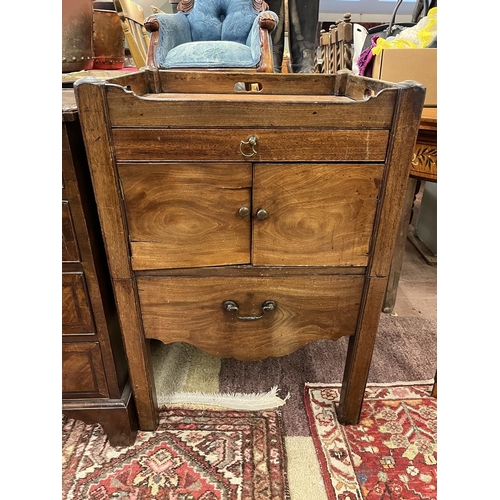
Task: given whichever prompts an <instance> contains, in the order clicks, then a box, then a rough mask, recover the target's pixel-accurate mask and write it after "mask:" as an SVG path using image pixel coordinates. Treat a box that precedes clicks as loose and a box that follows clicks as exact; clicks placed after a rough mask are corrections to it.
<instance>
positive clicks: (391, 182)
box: [75, 69, 425, 430]
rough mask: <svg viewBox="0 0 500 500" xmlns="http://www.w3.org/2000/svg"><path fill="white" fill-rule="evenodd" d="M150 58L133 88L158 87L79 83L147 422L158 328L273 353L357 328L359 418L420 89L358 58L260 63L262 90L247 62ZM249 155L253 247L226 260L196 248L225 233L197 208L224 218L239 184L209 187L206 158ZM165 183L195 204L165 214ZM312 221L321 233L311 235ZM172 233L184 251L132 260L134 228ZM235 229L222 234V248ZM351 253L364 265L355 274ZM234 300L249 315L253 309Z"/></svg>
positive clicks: (347, 393) (215, 344) (185, 202)
mask: <svg viewBox="0 0 500 500" xmlns="http://www.w3.org/2000/svg"><path fill="white" fill-rule="evenodd" d="M139 73H140V75H142V78H143V80H144V81H143V84H140V83H138V82H137V81H135V82H134V85H136V87H135V88H142V89H144V88H148V89H149V91H148V92H147V93H143V94H141V95H137V94H135V93H134V91H133V90H132V89H127V88H125V87H124V85H125V83H126V81H127V80H126V78H127V77H123V79H121V80H120V84H117V83H114V82H113V81H109V82H107V83H106V82H99V81H84V80H81V81H80V82H77V84H76V85H75V91H76V93H77V95H78V100H79V106H80V104H81V105H82V106H81V108H80V112H81V113H82V126H83V129H84V135H85V140H86V144H87V148H88V150H89V161H90V165H91V173H92V176H93V180H94V191H95V194H96V198H97V203H98V208H99V214H100V217H101V221H102V225H103V231H104V235H105V243H106V249H107V252H108V258H109V260H110V265H111V269H112V276H113V283H114V291H115V295H116V297H117V302H118V310H119V315H120V322H121V326H122V329H123V335H124V338H125V345H126V350H127V356H128V360H129V364H130V370H131V378H132V385H133V390H134V395H135V399H136V403H137V410H138V413H139V419H140V425H141V428H142V429H144V430H152V429H154V426H155V425H156V423H157V421H158V415H157V404H156V399H155V398H156V392H155V388H154V379H153V376H152V368H151V361H150V358H149V353H148V347H149V344H148V339H149V338H158V339H160V340H162V341H164V342H174V341H187V342H190V343H193V344H194V345H197V346H198V347H200V348H202V349H205V350H207V351H208V352H211V353H213V354H216V355H218V356H235V357H239V358H240V359H262V358H263V357H266V356H275V355H276V356H277V355H284V354H288V353H290V352H292V351H293V350H295V349H297V348H299V347H301V346H302V345H304V344H305V343H307V342H310V341H313V340H315V339H317V338H330V339H337V338H339V337H340V336H343V335H349V336H350V342H349V350H348V359H347V364H346V369H345V372H344V381H343V387H342V396H341V402H340V411H341V415H342V419H343V421H344V422H345V423H355V422H356V421H357V419H358V417H359V411H360V408H361V403H362V398H363V391H364V387H365V384H366V379H367V376H368V370H369V366H370V360H371V355H372V351H373V343H374V339H375V335H376V332H377V329H378V321H379V317H380V310H381V304H382V300H383V295H384V291H385V286H386V284H387V274H388V269H389V266H390V261H391V257H392V251H393V247H394V241H395V238H396V232H397V226H398V221H399V212H400V211H401V206H402V202H403V197H404V192H405V186H406V182H407V178H408V170H409V164H410V160H411V155H412V148H413V144H414V142H415V138H416V134H417V129H418V121H419V118H420V113H421V111H422V106H423V101H424V93H425V89H424V88H423V87H422V86H420V85H418V84H416V83H409V82H406V83H401V84H392V83H389V82H382V81H377V80H372V79H367V78H363V77H356V76H355V75H352V74H347V73H339V74H334V75H293V74H291V75H287V74H259V75H257V76H255V80H256V82H258V83H259V85H260V87H261V90H260V91H259V92H256V93H253V94H252V93H250V92H249V93H239V94H238V93H235V91H234V85H235V83H236V82H241V81H244V82H245V81H246V80H245V78H247V77H248V76H247V77H243V73H241V72H240V73H236V72H225V73H222V72H198V73H197V72H189V71H182V72H173V71H152V70H150V69H144V70H143V71H141V72H139ZM253 83H255V82H253ZM252 87H253V86H252ZM251 136H255V137H257V141H256V143H255V144H254V150H255V151H252V149H251V146H250V145H249V143H248V142H247V144H245V141H249V138H250V137H251ZM240 148H241V149H240ZM245 153H246V154H248V155H251V156H245ZM167 165H168V168H171V169H172V170H171V171H170V172H172V173H175V176H174V177H175V179H172V178H171V177H169V176H168V175H167V170H166V168H167ZM242 165H248V167H249V169H248V171H251V172H252V179H251V185H247V183H245V185H244V189H245V190H246V189H250V190H251V197H252V198H251V206H250V207H248V208H250V209H251V214H252V217H254V220H253V221H252V224H251V232H250V240H251V242H252V255H251V259H252V260H251V264H245V265H228V266H226V265H221V266H220V267H217V266H215V265H214V263H213V262H210V261H209V260H205V258H204V257H202V258H201V259H199V255H202V256H203V252H204V250H205V249H204V246H205V245H208V249H209V251H210V252H212V253H213V250H215V246H214V242H215V240H214V239H210V237H208V238H207V241H205V238H203V237H200V236H199V235H200V234H201V233H203V230H200V227H201V226H200V224H201V225H203V223H201V222H200V220H199V219H200V218H204V217H205V215H206V214H203V210H208V211H211V212H214V213H215V214H216V216H215V217H213V220H214V221H219V220H222V221H224V222H223V224H227V220H228V219H227V217H226V215H224V216H222V217H221V212H222V213H225V212H224V211H225V210H227V211H228V213H230V214H232V216H234V215H235V208H233V207H232V206H230V207H226V206H219V205H220V200H224V197H225V196H228V197H229V198H228V199H229V200H231V199H232V198H231V196H234V195H235V193H232V194H231V195H228V194H226V193H224V194H223V195H222V197H221V193H220V192H218V191H217V190H216V191H213V190H212V185H213V184H216V182H215V183H213V179H212V174H210V175H208V176H206V177H204V176H201V177H200V172H201V171H203V172H210V171H211V169H213V172H214V174H213V175H215V177H214V178H217V179H218V182H219V181H221V178H220V172H222V171H220V172H219V169H220V168H222V169H224V168H226V171H227V172H230V174H229V177H232V176H233V175H235V174H236V173H237V172H239V170H238V168H240V167H241V166H242ZM183 169H185V170H186V171H187V170H189V171H191V170H192V174H191V172H190V173H189V174H188V173H186V172H185V171H184V170H183ZM203 169H206V170H203ZM217 172H219V173H217ZM189 175H193V179H199V180H200V181H201V180H203V183H204V184H205V178H206V181H207V182H206V183H207V184H208V187H207V196H204V194H203V193H202V194H201V195H200V191H197V190H196V188H195V187H194V184H193V185H191V184H190V182H189V180H188V179H189ZM217 176H219V177H217ZM349 176H350V177H349ZM121 177H123V178H122V179H121V181H120V178H121ZM222 177H224V175H222ZM152 179H154V180H152ZM120 182H121V187H120ZM226 182H227V179H224V184H223V185H226ZM212 183H213V184H212ZM157 186H158V187H157ZM171 187H172V189H171ZM120 190H122V191H123V195H121V194H120ZM170 190H171V192H169V193H167V191H170ZM234 190H235V191H239V190H241V183H239V184H238V185H237V186H236V189H234ZM122 196H123V198H122ZM170 196H174V198H175V199H176V200H177V199H178V200H179V201H176V202H175V203H179V205H177V206H181V205H182V206H185V207H187V208H189V209H190V210H192V215H191V219H189V218H187V219H183V218H182V217H180V218H179V219H178V220H177V221H176V222H174V224H173V226H172V227H168V228H167V226H169V225H170V224H172V220H173V219H170V217H171V213H170V212H169V209H168V208H166V207H165V204H167V206H168V203H170V202H169V197H170ZM245 200H246V199H245ZM332 200H333V201H332ZM238 201H239V199H238ZM231 203H232V202H230V203H229V205H231ZM227 204H228V203H223V204H222V205H227ZM260 205H267V207H268V208H269V206H270V207H271V209H270V210H269V212H268V217H267V218H265V217H264V216H263V220H260V219H259V220H255V215H256V211H257V210H258V209H259V208H264V209H266V210H268V208H266V207H264V206H262V207H261V206H260ZM193 207H196V208H195V209H194V210H193ZM214 207H215V208H214ZM276 213H279V215H280V219H282V220H281V221H280V220H278V219H277V218H276ZM261 215H262V212H261ZM207 217H209V215H207ZM320 219H321V220H320ZM207 220H208V219H207ZM318 221H320V222H318ZM266 223H267V225H266ZM176 224H177V228H176V230H175V231H174V230H173V229H174V228H175V227H176ZM208 226H210V224H208ZM316 226H317V227H316ZM193 227H194V234H195V237H193V238H191V241H188V239H186V240H185V241H184V246H183V250H182V251H180V250H179V247H180V246H181V245H179V243H178V242H179V241H181V240H182V238H183V237H185V236H186V234H187V233H188V230H189V228H193ZM235 227H236V226H235ZM291 227H295V231H292V230H291ZM266 228H267V229H266ZM171 229H172V232H168V231H170V230H171ZM177 229H180V230H181V231H178V230H177ZM245 231H246V229H245ZM180 232H182V233H184V235H182V234H179V233H180ZM273 233H274V234H273ZM292 233H293V234H292ZM310 233H311V234H314V233H316V237H315V238H312V239H311V241H308V240H307V238H308V235H309V234H310ZM324 233H326V234H328V238H325V235H324ZM166 234H168V237H164V235H166ZM236 234H237V235H238V236H237V238H240V237H241V234H242V233H240V232H239V231H238V230H236ZM332 234H333V238H332ZM163 237H164V242H163V241H162V244H163V243H165V244H167V245H171V244H173V245H174V248H171V249H170V250H168V249H166V251H165V253H175V254H177V255H175V256H171V255H169V256H166V257H163V256H161V255H160V254H161V251H158V252H156V251H151V247H148V248H145V249H144V252H143V256H144V259H145V258H146V257H145V255H146V253H148V254H149V255H153V258H152V261H153V262H148V263H145V264H144V265H142V264H140V265H139V266H137V265H136V263H134V264H133V266H134V268H132V267H131V264H130V262H131V258H132V257H133V255H134V252H135V254H136V255H137V250H138V246H137V245H136V244H137V243H141V242H145V243H146V244H147V245H150V243H151V242H155V241H156V240H161V239H162V238H163ZM287 238H288V247H290V248H291V249H292V251H291V252H289V250H288V247H287V246H286V244H285V240H286V239H287ZM230 239H231V238H230ZM136 240H141V241H136ZM266 240H267V242H266ZM332 240H333V244H332ZM271 241H272V243H270V242H271ZM172 242H173V243H172ZM207 242H208V243H207ZM141 244H142V243H141ZM234 244H235V243H234V241H229V242H228V240H227V237H226V238H224V239H220V242H219V252H220V253H221V255H222V256H223V257H222V262H221V264H222V263H223V262H224V261H227V255H224V254H225V253H226V254H227V250H226V248H227V247H229V248H231V245H234ZM175 245H177V247H175ZM273 245H275V246H277V248H273ZM332 246H333V247H334V248H333V249H332V248H331V247H332ZM308 248H310V251H308ZM331 250H334V252H333V255H334V257H333V258H332V259H331V260H330V256H329V254H330V251H331ZM335 251H336V252H337V253H336V254H335ZM182 253H189V254H193V255H194V256H195V258H194V260H190V258H189V257H185V256H183V255H180V254H182ZM196 254H198V256H196ZM288 254H290V255H292V254H293V255H296V256H297V258H296V260H295V257H294V258H293V259H291V260H290V259H289V258H287V257H286V255H288ZM165 259H167V260H170V262H172V263H174V264H175V265H176V266H181V265H186V266H188V267H186V268H180V267H177V268H176V269H170V268H167V267H164V268H158V267H157V268H156V269H139V267H148V266H166V265H170V264H166V262H167V261H166V260H165ZM179 259H181V260H179ZM182 259H185V261H184V263H181V262H182ZM315 259H316V260H315ZM259 262H260V263H267V264H268V265H269V266H268V267H264V266H259V265H257V264H258V263H259ZM198 265H201V266H202V267H197V266H198ZM251 266H253V269H252V270H251V271H249V268H250V267H251ZM288 266H290V267H289V270H290V271H289V274H287V272H288V271H287V267H288ZM341 266H345V267H344V273H343V274H339V268H341ZM356 266H358V267H357V269H358V273H359V272H360V273H361V274H356V273H353V274H352V275H349V274H348V273H349V272H350V270H353V269H356ZM300 268H302V269H303V275H300ZM318 269H321V271H318ZM325 270H326V271H330V273H328V272H326V273H325ZM169 271H171V272H170V273H169ZM260 273H262V274H260ZM226 300H230V301H235V302H236V303H238V313H236V312H235V311H234V310H233V311H227V310H225V309H224V308H223V306H222V304H223V302H224V301H226ZM266 300H275V301H276V302H277V303H278V306H277V308H276V309H274V310H272V311H268V312H265V313H262V303H263V301H266ZM236 314H239V315H242V316H253V317H254V319H253V320H252V321H242V320H241V319H238V318H237V317H236ZM261 314H262V318H260V317H259V318H258V319H257V317H258V316H260V315H261ZM239 332H240V333H242V334H243V335H242V336H240V337H239V338H238V333H239ZM235 338H238V341H234V339H235Z"/></svg>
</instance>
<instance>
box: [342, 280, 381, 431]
mask: <svg viewBox="0 0 500 500" xmlns="http://www.w3.org/2000/svg"><path fill="white" fill-rule="evenodd" d="M386 287H387V278H369V277H368V278H366V283H365V288H364V290H363V299H362V302H361V308H360V315H359V319H358V324H357V329H356V333H355V335H353V336H351V337H349V345H348V348H347V359H346V364H345V368H344V377H343V380H342V388H341V391H340V401H339V404H338V409H337V415H338V418H339V422H340V423H341V424H344V425H351V424H357V423H358V422H359V415H360V413H361V406H362V404H363V397H364V393H365V387H366V381H367V379H368V372H369V371H370V363H371V359H372V355H373V347H374V345H375V336H376V334H377V330H378V324H379V321H380V311H381V308H382V302H383V299H384V293H385V289H386Z"/></svg>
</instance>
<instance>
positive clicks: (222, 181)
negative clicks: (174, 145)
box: [118, 163, 252, 270]
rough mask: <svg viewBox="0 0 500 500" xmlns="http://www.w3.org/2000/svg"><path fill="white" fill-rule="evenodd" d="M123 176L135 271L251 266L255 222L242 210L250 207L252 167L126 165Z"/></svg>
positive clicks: (228, 165)
mask: <svg viewBox="0 0 500 500" xmlns="http://www.w3.org/2000/svg"><path fill="white" fill-rule="evenodd" d="M118 171H119V175H120V181H121V184H122V189H123V196H124V200H125V207H126V212H127V221H128V227H129V234H130V246H131V255H132V268H133V269H134V270H138V269H161V268H176V267H177V268H178V267H191V266H197V267H201V266H217V265H228V264H244V263H249V262H250V217H249V216H248V214H247V215H246V216H245V217H242V216H241V215H240V214H239V210H240V209H241V208H247V209H248V210H249V209H250V208H249V207H250V206H251V205H250V203H251V199H250V197H251V192H250V188H251V185H252V169H251V165H248V164H244V163H240V164H232V165H231V164H223V163H216V164H185V165H182V164H160V165H157V164H155V165H147V166H146V167H145V166H144V165H140V164H132V165H131V164H127V165H119V167H118ZM201 240H203V245H200V244H199V242H200V241H201ZM221 243H222V244H221Z"/></svg>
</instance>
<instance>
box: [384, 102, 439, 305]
mask: <svg viewBox="0 0 500 500" xmlns="http://www.w3.org/2000/svg"><path fill="white" fill-rule="evenodd" d="M418 181H426V182H437V108H424V110H423V111H422V116H421V119H420V125H419V131H418V136H417V141H416V144H415V148H414V152H413V157H412V160H411V167H410V179H409V181H408V184H407V187H406V193H405V198H404V202H403V209H402V211H401V216H400V219H399V225H398V233H397V241H396V245H395V249H394V256H393V259H392V262H391V268H390V272H389V281H388V284H387V290H386V294H385V299H384V304H383V307H382V310H383V312H385V313H392V311H393V310H394V307H395V305H396V298H397V293H398V286H399V279H400V277H401V270H402V268H403V257H404V252H405V251H404V248H405V243H406V239H407V238H411V237H412V234H411V233H410V231H409V229H410V222H411V218H412V215H413V205H414V202H415V196H416V194H417V187H418ZM414 240H415V241H419V240H418V238H414ZM419 243H420V245H421V246H424V245H423V244H422V243H421V242H419ZM427 252H428V253H430V252H429V251H427Z"/></svg>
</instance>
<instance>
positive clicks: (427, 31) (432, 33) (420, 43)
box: [372, 7, 437, 55]
mask: <svg viewBox="0 0 500 500" xmlns="http://www.w3.org/2000/svg"><path fill="white" fill-rule="evenodd" d="M436 36H437V7H434V8H432V9H430V10H429V12H428V13H427V15H426V16H425V17H423V18H422V19H420V21H419V22H418V23H417V24H416V25H415V26H412V27H411V28H406V29H404V30H403V31H401V33H399V34H398V35H397V36H395V37H389V38H387V39H385V38H382V37H380V38H378V39H377V45H376V46H375V47H373V48H372V54H373V55H377V54H380V52H382V50H384V49H423V48H425V47H427V46H428V45H429V44H430V43H431V42H432V40H433V39H434V38H435V37H436Z"/></svg>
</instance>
